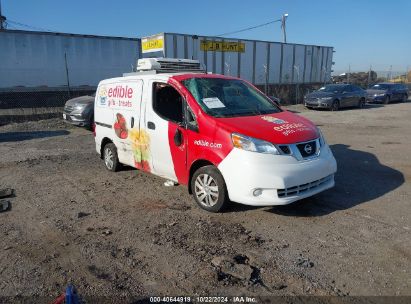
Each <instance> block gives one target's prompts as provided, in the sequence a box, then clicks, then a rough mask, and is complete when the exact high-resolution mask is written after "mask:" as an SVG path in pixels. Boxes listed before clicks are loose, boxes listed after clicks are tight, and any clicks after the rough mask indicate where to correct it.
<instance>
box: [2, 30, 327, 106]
mask: <svg viewBox="0 0 411 304" xmlns="http://www.w3.org/2000/svg"><path fill="white" fill-rule="evenodd" d="M0 46H1V47H0V107H1V101H2V100H3V106H4V100H6V99H7V98H8V97H7V98H4V94H9V95H10V94H12V93H13V92H16V91H20V92H23V91H24V92H39V91H41V92H47V93H49V92H52V91H53V92H54V91H69V94H68V96H73V95H81V94H82V93H84V92H85V91H88V92H89V91H92V90H94V89H95V87H96V86H97V84H98V82H99V81H100V80H102V79H106V78H111V77H117V76H121V75H122V74H123V73H128V72H131V71H134V70H135V68H136V62H137V60H138V59H139V58H147V57H170V58H186V59H198V60H199V61H200V62H201V63H202V64H204V66H205V68H206V69H207V71H208V72H212V73H219V74H224V75H231V76H235V77H240V78H243V79H246V80H248V81H250V82H252V83H254V84H256V85H258V86H260V87H262V88H264V87H265V90H266V92H267V87H268V88H273V87H279V86H285V85H286V86H288V87H287V88H288V89H287V90H288V91H290V90H291V89H290V88H291V86H293V85H294V86H297V87H299V86H304V85H307V84H308V85H311V84H322V83H326V82H329V81H330V80H331V71H332V64H333V60H332V57H333V48H332V47H327V46H316V45H302V44H292V43H280V42H270V41H257V40H245V39H233V38H221V37H210V36H197V35H186V34H176V33H161V34H157V35H153V36H148V37H143V38H141V39H138V38H123V37H106V36H93V35H77V34H65V33H53V32H34V31H21V30H0ZM268 91H270V90H268ZM288 91H287V92H288ZM271 92H272V90H271ZM9 95H8V96H9ZM2 96H3V97H2ZM297 96H298V95H297ZM9 97H10V96H9ZM64 98H65V97H64ZM64 98H62V99H64ZM10 100H14V99H13V98H12V99H10Z"/></svg>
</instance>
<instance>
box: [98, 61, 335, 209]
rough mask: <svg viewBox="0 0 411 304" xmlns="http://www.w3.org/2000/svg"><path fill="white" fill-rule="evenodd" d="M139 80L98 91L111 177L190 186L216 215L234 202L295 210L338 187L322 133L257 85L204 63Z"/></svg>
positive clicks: (158, 65) (174, 66)
mask: <svg viewBox="0 0 411 304" xmlns="http://www.w3.org/2000/svg"><path fill="white" fill-rule="evenodd" d="M138 70H139V72H137V73H133V74H131V75H125V76H124V77H120V78H112V79H107V80H103V81H101V82H100V84H99V86H98V89H97V94H96V99H95V116H94V117H95V123H96V127H95V141H96V149H97V152H98V153H99V154H100V155H101V157H102V158H103V159H104V163H105V165H106V167H107V169H108V170H111V171H116V170H117V169H118V167H119V165H120V164H125V165H129V166H133V167H136V168H138V169H140V170H143V171H146V172H150V173H153V174H155V175H157V176H161V177H163V178H165V179H167V180H169V181H172V182H174V183H178V184H183V185H188V191H189V192H190V193H192V194H193V196H194V198H195V200H196V202H197V203H198V205H199V206H200V207H202V208H203V209H205V210H208V211H212V212H218V211H220V210H221V209H222V208H223V207H224V206H225V205H226V204H227V202H229V201H233V202H237V203H241V204H246V205H255V206H268V205H285V204H289V203H291V202H294V201H296V200H299V199H302V198H305V197H308V196H312V195H314V194H316V193H319V192H321V191H324V190H326V189H328V188H331V187H333V186H334V174H335V172H336V170H337V165H336V161H335V159H334V157H333V154H332V152H331V150H330V148H329V147H328V145H327V143H326V142H325V140H324V137H323V136H322V134H321V131H320V130H319V129H318V128H317V127H316V126H315V125H314V124H313V123H312V122H310V121H309V120H307V119H305V118H303V117H301V116H298V115H296V114H294V113H291V112H289V111H286V110H283V109H281V108H280V107H278V106H277V105H276V104H275V103H274V102H273V101H271V100H270V99H269V98H268V97H266V96H265V95H264V94H262V93H261V92H260V91H259V90H258V89H256V88H255V87H254V86H252V85H251V84H250V83H248V82H246V81H244V80H241V79H238V78H234V77H227V76H223V75H215V74H207V73H204V71H202V70H201V68H200V64H199V63H198V61H194V60H182V59H165V58H162V59H154V58H148V59H140V60H139V63H138Z"/></svg>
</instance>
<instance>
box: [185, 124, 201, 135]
mask: <svg viewBox="0 0 411 304" xmlns="http://www.w3.org/2000/svg"><path fill="white" fill-rule="evenodd" d="M187 130H191V131H193V132H197V133H198V132H199V129H198V126H197V125H193V124H190V123H188V124H187Z"/></svg>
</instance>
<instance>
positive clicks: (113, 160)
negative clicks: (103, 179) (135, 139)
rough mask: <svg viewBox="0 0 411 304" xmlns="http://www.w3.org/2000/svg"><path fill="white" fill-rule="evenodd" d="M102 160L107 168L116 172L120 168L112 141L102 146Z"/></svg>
mask: <svg viewBox="0 0 411 304" xmlns="http://www.w3.org/2000/svg"><path fill="white" fill-rule="evenodd" d="M103 160H104V165H105V167H106V169H107V170H109V171H112V172H116V171H117V170H118V169H119V168H120V162H119V160H118V155H117V148H116V146H115V145H114V144H113V143H108V144H106V145H105V146H104V148H103Z"/></svg>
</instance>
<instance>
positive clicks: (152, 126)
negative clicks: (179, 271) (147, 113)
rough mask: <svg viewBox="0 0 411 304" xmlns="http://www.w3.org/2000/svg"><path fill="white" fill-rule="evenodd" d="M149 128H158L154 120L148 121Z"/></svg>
mask: <svg viewBox="0 0 411 304" xmlns="http://www.w3.org/2000/svg"><path fill="white" fill-rule="evenodd" d="M147 128H149V129H151V130H155V129H156V125H155V124H154V122H152V121H149V122H147Z"/></svg>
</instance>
